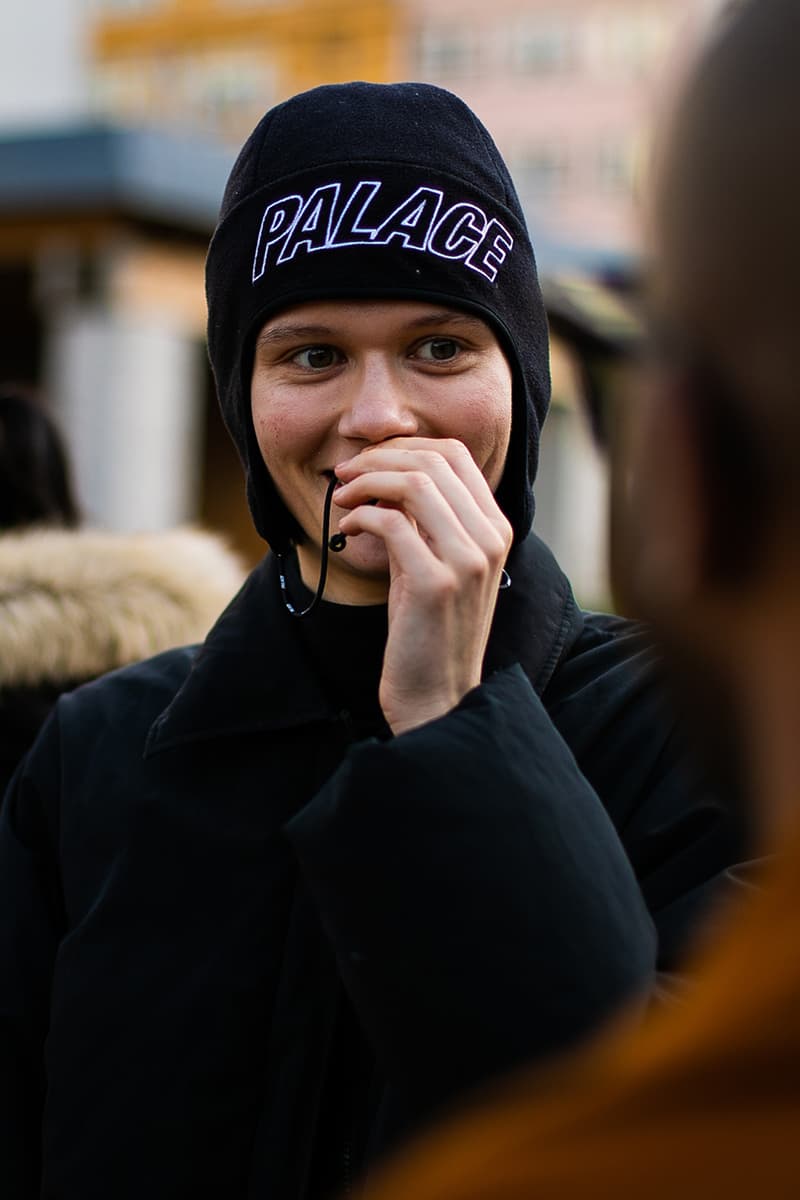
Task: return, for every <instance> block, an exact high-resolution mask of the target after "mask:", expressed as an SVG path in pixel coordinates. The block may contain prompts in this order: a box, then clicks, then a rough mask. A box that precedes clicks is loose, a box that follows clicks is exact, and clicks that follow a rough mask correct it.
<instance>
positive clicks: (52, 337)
mask: <svg viewBox="0 0 800 1200" xmlns="http://www.w3.org/2000/svg"><path fill="white" fill-rule="evenodd" d="M718 3H719V0H493V3H492V4H490V5H486V4H479V3H478V2H477V0H437V3H436V4H435V5H432V4H424V3H423V2H422V0H27V2H26V0H7V3H6V4H5V5H3V6H2V11H1V12H0V331H1V333H0V339H1V340H0V348H1V349H2V356H1V357H0V379H6V380H15V381H18V382H26V383H33V384H35V385H37V386H39V387H40V388H41V389H42V390H43V391H44V392H45V394H46V395H47V397H48V398H49V402H50V404H51V406H52V408H53V410H54V413H55V414H56V416H57V418H58V420H59V422H60V424H61V426H62V428H63V429H64V432H65V435H66V437H67V440H68V443H69V445H70V447H71V449H72V453H73V456H74V459H75V464H76V474H77V481H78V487H79V490H80V493H81V500H82V503H83V506H84V508H85V511H86V512H87V513H88V514H89V516H90V518H91V519H93V520H94V521H95V522H96V523H97V524H101V525H105V526H107V527H110V528H121V529H155V528H163V527H168V526H170V525H173V524H176V523H179V522H182V521H186V520H197V521H202V522H205V523H207V524H209V525H211V526H213V527H216V528H220V529H222V530H225V531H227V532H228V533H229V534H230V536H231V538H232V540H233V541H234V542H235V543H236V544H237V545H238V546H239V547H240V548H241V549H243V550H244V551H245V552H246V553H248V554H250V555H251V556H252V557H255V556H257V555H258V554H259V553H260V552H261V550H262V547H261V546H260V545H259V543H258V542H257V540H256V539H255V536H254V535H253V534H252V533H251V532H250V524H249V519H248V517H247V512H246V507H245V503H244V489H243V481H242V477H241V473H240V471H239V467H238V463H237V461H236V457H235V453H234V451H233V449H232V447H231V446H230V445H229V443H228V440H227V437H226V435H225V433H224V431H223V429H222V426H221V422H220V419H219V416H218V414H217V411H216V404H215V400H214V396H213V387H212V384H211V380H210V377H209V372H208V368H207V365H206V359H205V350H204V342H203V338H204V320H205V312H204V296H203V260H204V254H205V247H206V244H207V241H208V235H209V233H210V231H211V229H212V228H213V224H214V219H215V214H216V210H217V206H218V204H219V199H220V196H221V192H222V187H223V185H224V180H225V177H226V175H227V172H228V170H229V168H230V165H231V163H232V161H233V157H234V154H235V151H236V148H237V146H238V145H239V144H240V143H241V142H242V141H243V139H244V138H245V137H246V135H247V134H248V133H249V131H250V129H251V128H252V126H253V125H254V124H255V122H256V121H257V120H258V118H259V117H260V116H261V114H262V113H263V112H264V110H265V109H266V108H267V107H269V106H270V105H271V104H273V103H275V102H276V101H279V100H281V99H283V98H284V97H286V96H288V95H291V94H292V93H294V92H296V91H300V90H302V89H304V88H307V87H311V86H314V85H315V84H317V83H327V82H335V81H341V80H348V79H367V80H373V81H378V82H380V81H386V80H391V79H410V78H417V79H424V80H428V81H430V82H434V83H439V84H441V85H443V86H445V87H448V88H451V89H452V90H453V91H455V92H457V93H459V94H460V95H461V96H463V98H464V99H465V100H466V101H467V102H468V103H469V104H470V105H471V106H472V107H473V108H474V109H475V110H476V112H477V113H478V114H479V115H480V116H481V118H482V119H483V120H484V122H485V123H486V124H487V125H488V127H489V129H490V130H491V132H492V133H493V135H494V137H495V139H496V140H497V142H498V144H499V146H500V148H501V150H502V152H503V153H504V155H505V156H506V158H507V160H508V162H509V165H510V166H511V169H512V173H513V174H514V177H515V179H516V182H517V185H518V188H519V191H520V195H521V198H522V200H523V204H524V206H525V209H526V213H527V216H528V221H529V225H530V228H531V232H532V235H533V240H534V244H535V246H536V248H537V252H538V257H539V261H540V268H541V271H542V276H543V280H544V284H545V292H546V296H547V299H548V304H549V307H550V311H551V322H552V329H553V332H554V344H553V369H554V405H553V411H552V413H551V416H550V417H549V418H548V422H547V425H546V427H545V433H544V446H543V454H542V470H541V476H540V481H539V485H538V489H537V501H538V515H537V526H538V528H539V531H540V532H541V533H542V535H543V536H544V537H545V539H546V540H547V541H549V542H550V544H551V545H552V546H553V548H554V549H555V551H556V553H557V554H558V556H559V557H560V559H561V561H562V563H563V565H564V567H565V568H566V570H567V572H568V573H569V574H570V576H571V577H572V579H573V582H574V584H575V586H576V590H577V591H578V594H579V595H580V597H581V599H582V600H583V601H584V602H588V603H593V602H596V603H601V602H603V600H604V599H605V592H606V582H605V575H604V566H603V564H604V562H605V547H604V537H605V514H606V475H605V469H604V465H603V463H602V462H601V461H600V460H599V458H598V456H597V454H596V452H595V450H594V447H593V444H592V441H591V437H590V432H589V423H588V421H587V419H586V415H585V411H584V407H583V405H582V398H583V397H584V395H585V393H586V391H587V388H589V389H590V390H591V389H592V388H593V387H595V386H596V381H597V378H598V375H597V371H596V370H595V366H596V364H597V362H598V361H599V362H600V364H601V372H600V374H601V375H602V376H603V377H604V378H605V377H608V376H607V373H605V374H604V365H606V364H607V363H608V362H609V361H611V360H613V359H614V356H615V354H616V353H619V352H622V353H624V349H625V347H626V346H628V345H630V342H631V339H632V338H633V337H634V335H635V324H636V323H635V315H634V314H633V311H632V306H631V303H630V291H631V288H632V286H633V285H634V284H635V280H636V276H637V266H638V261H639V255H640V251H641V235H640V230H639V227H638V221H637V204H636V192H637V186H638V182H639V180H640V178H641V175H642V171H643V168H644V166H645V164H646V160H647V154H648V146H649V138H650V133H651V130H652V125H653V114H654V112H655V111H656V109H657V107H658V104H659V102H660V100H661V99H662V98H663V96H664V95H665V94H667V93H668V91H669V89H670V86H671V80H672V79H673V78H674V76H675V74H676V73H677V72H679V70H680V65H681V62H682V60H683V58H684V56H685V54H686V52H687V50H689V49H690V48H691V46H692V45H693V43H694V42H695V41H696V39H697V38H698V36H699V35H700V32H701V30H702V28H703V27H704V23H705V22H706V20H707V19H708V16H709V14H710V12H711V11H712V10H713V9H714V8H715V7H718ZM634 307H635V306H634ZM595 398H596V397H595Z"/></svg>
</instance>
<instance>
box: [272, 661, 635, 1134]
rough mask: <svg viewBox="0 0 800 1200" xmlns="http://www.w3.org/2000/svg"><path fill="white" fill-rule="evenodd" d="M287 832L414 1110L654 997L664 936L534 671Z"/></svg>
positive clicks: (486, 696)
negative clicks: (639, 996)
mask: <svg viewBox="0 0 800 1200" xmlns="http://www.w3.org/2000/svg"><path fill="white" fill-rule="evenodd" d="M287 832H288V836H289V838H290V839H291V841H292V843H293V845H294V849H295V852H296V854H297V857H298V859H299V861H300V864H301V870H302V872H303V873H304V875H305V878H306V880H307V882H308V884H309V886H310V888H311V890H312V892H313V894H314V895H315V897H316V901H317V904H318V908H319V912H320V914H321V919H322V922H323V925H324V927H325V929H326V931H327V934H328V936H329V938H330V940H331V942H332V944H333V947H334V949H335V952H336V954H337V958H338V962H339V968H340V971H341V974H342V977H343V979H344V981H345V985H346V987H347V989H348V991H349V994H350V996H351V999H352V1000H353V1003H354V1005H355V1007H356V1009H357V1011H358V1013H359V1017H360V1019H361V1022H362V1024H363V1026H364V1028H365V1030H366V1032H367V1034H368V1036H369V1037H370V1039H371V1040H372V1042H373V1045H374V1048H375V1050H376V1053H377V1055H378V1058H379V1060H380V1061H381V1063H382V1066H383V1068H384V1069H385V1070H386V1072H387V1078H388V1080H389V1081H390V1083H392V1084H394V1085H398V1086H399V1087H400V1089H401V1090H402V1091H403V1092H405V1093H406V1094H407V1095H413V1096H415V1097H416V1101H417V1104H418V1106H419V1111H422V1110H423V1109H431V1108H435V1107H439V1106H440V1105H441V1104H443V1103H444V1102H446V1101H447V1100H448V1099H449V1098H450V1097H451V1096H452V1095H455V1094H458V1093H460V1092H462V1091H463V1090H464V1089H466V1088H470V1087H473V1086H475V1085H476V1084H479V1083H481V1082H483V1081H484V1080H486V1079H488V1078H490V1077H491V1076H493V1075H495V1074H497V1073H499V1072H501V1071H503V1070H506V1069H508V1068H509V1067H511V1066H513V1065H516V1064H518V1063H519V1062H522V1061H525V1060H528V1059H531V1058H533V1057H537V1056H539V1057H541V1056H543V1055H547V1054H550V1053H552V1052H554V1051H557V1050H560V1049H563V1048H565V1047H567V1046H569V1045H570V1044H571V1043H573V1042H575V1041H576V1040H577V1039H579V1038H580V1037H582V1036H583V1035H584V1034H586V1033H587V1032H588V1031H589V1030H590V1029H591V1028H592V1027H594V1026H595V1025H596V1024H597V1023H598V1022H599V1021H600V1020H602V1018H603V1017H604V1016H606V1015H607V1014H608V1013H609V1012H611V1011H612V1010H613V1009H614V1008H615V1007H616V1006H617V1005H618V1004H619V1003H620V1002H621V1001H622V1000H623V999H625V998H626V997H628V996H629V995H630V994H631V993H633V992H635V991H636V990H637V989H641V988H646V987H647V986H649V983H650V981H651V977H652V972H653V971H654V963H655V935H654V931H653V928H652V925H651V922H650V918H649V915H648V913H647V909H646V907H645V905H644V902H643V900H642V897H641V893H640V890H639V887H638V885H637V882H636V879H635V877H634V875H633V872H632V870H631V868H630V866H629V864H628V861H627V858H626V855H625V852H624V850H623V848H622V845H621V844H620V841H619V838H618V836H617V834H616V833H615V831H614V828H613V826H612V824H611V822H610V821H609V819H608V817H607V815H606V813H605V811H604V809H603V806H602V805H601V803H600V801H599V800H598V798H597V796H596V795H595V793H594V792H593V790H592V788H591V787H590V786H589V785H588V784H587V782H586V780H585V779H584V778H583V776H582V775H581V773H580V771H579V770H578V768H577V766H576V763H575V760H574V758H573V756H572V753H571V752H570V750H569V748H568V747H567V745H566V743H565V742H564V741H563V739H562V738H561V737H560V735H559V734H558V732H557V731H556V729H555V727H554V726H553V724H552V722H551V721H550V718H549V717H548V715H547V713H546V712H545V710H544V708H543V706H542V704H541V701H540V700H539V698H538V697H537V695H536V693H535V692H534V690H533V689H532V687H531V686H530V683H529V682H528V680H527V678H526V676H525V675H524V673H523V672H522V670H521V669H520V668H519V667H514V668H511V669H509V670H507V671H503V672H500V673H498V674H497V675H495V676H493V677H492V678H491V679H490V680H488V681H487V682H485V683H484V684H482V685H481V686H480V687H479V688H476V689H475V690H474V691H473V692H471V693H470V694H469V695H468V696H467V697H465V699H464V701H463V702H462V703H461V705H460V706H459V707H458V708H457V709H455V710H454V711H453V712H451V713H448V714H447V715H446V716H444V717H442V718H441V719H439V720H438V721H435V722H431V723H430V724H428V725H425V726H422V727H420V728H418V729H415V730H412V731H410V732H409V733H406V734H403V735H402V736H401V737H398V738H396V739H395V740H393V741H388V742H366V743H362V744H360V745H358V746H356V747H355V748H353V749H352V750H351V752H350V754H349V756H348V758H347V759H346V760H345V762H344V763H343V765H342V766H341V768H340V769H339V770H338V771H337V773H336V774H335V775H334V776H333V777H332V778H331V780H330V781H329V782H328V783H327V784H326V785H325V787H324V788H323V789H322V790H321V791H320V793H319V794H318V795H317V796H316V797H315V798H314V800H313V801H312V802H311V803H310V804H309V805H307V806H306V807H305V808H304V809H303V810H302V811H301V812H300V813H299V814H298V815H297V816H295V817H294V818H293V819H292V820H291V822H290V823H289V824H288V826H287Z"/></svg>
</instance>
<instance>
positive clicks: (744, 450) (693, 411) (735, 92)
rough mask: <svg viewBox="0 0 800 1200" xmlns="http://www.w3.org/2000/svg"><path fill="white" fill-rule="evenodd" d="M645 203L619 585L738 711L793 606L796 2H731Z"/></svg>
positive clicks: (799, 268)
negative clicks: (641, 307)
mask: <svg viewBox="0 0 800 1200" xmlns="http://www.w3.org/2000/svg"><path fill="white" fill-rule="evenodd" d="M653 217H654V220H653V230H654V271H653V294H652V306H653V312H654V325H655V343H656V349H655V357H654V362H653V365H652V369H651V372H650V381H649V387H648V388H647V389H645V394H644V395H643V396H642V398H641V401H640V403H639V405H638V407H639V412H638V414H637V418H636V419H635V421H634V428H633V432H632V446H631V460H630V466H631V476H630V492H629V504H628V519H623V521H622V523H621V524H622V530H623V534H622V536H623V543H624V544H623V545H622V546H621V547H620V546H618V547H617V552H616V561H617V564H618V565H621V566H622V572H621V574H622V577H621V578H620V580H619V581H618V582H619V584H620V585H621V591H622V593H623V595H624V596H625V597H626V598H627V599H628V600H629V601H632V602H633V605H634V606H635V607H636V608H638V610H639V611H641V612H643V613H644V614H646V615H647V616H648V617H649V618H651V619H652V620H653V621H654V622H655V623H656V624H657V626H658V628H659V630H660V632H661V635H662V637H663V638H664V639H665V640H666V642H667V644H668V645H669V646H670V647H671V648H672V651H673V657H674V660H675V661H676V662H677V663H679V664H680V663H684V664H686V665H687V666H688V668H689V671H690V675H691V683H692V688H693V690H694V694H695V695H697V694H699V693H703V695H704V696H705V695H706V692H708V693H709V695H711V694H713V696H714V701H713V703H712V705H711V708H710V709H707V712H712V713H713V712H717V711H719V710H720V709H722V708H724V707H725V704H726V700H727V699H728V698H729V699H730V700H731V703H732V708H733V709H735V710H736V711H735V717H736V719H737V720H738V721H739V722H740V723H741V722H742V721H744V722H745V723H749V722H751V718H752V712H750V711H746V710H747V709H748V705H749V704H750V703H751V697H752V696H753V695H754V694H755V693H757V691H758V686H759V683H760V682H761V681H762V678H763V673H764V670H765V669H766V666H767V661H768V659H770V655H771V648H772V647H776V646H777V647H779V648H780V647H781V645H782V647H783V649H782V651H781V650H780V649H779V650H778V653H777V655H775V656H774V658H775V664H776V665H777V664H779V661H780V657H781V654H782V656H783V658H784V660H785V661H786V660H788V661H790V660H791V654H792V648H791V641H792V639H793V638H794V637H795V635H796V627H797V624H798V622H797V613H798V612H799V611H800V608H799V607H798V606H799V605H800V538H798V524H799V522H800V403H799V401H800V350H799V349H798V347H799V346H800V337H798V333H799V332H800V286H798V281H799V280H800V6H798V4H797V2H796V0H751V2H749V3H748V2H745V3H741V4H737V5H735V6H734V7H733V8H732V9H731V10H730V11H729V13H728V15H727V16H726V18H725V19H724V21H723V22H722V24H721V25H720V27H719V29H718V30H717V32H716V34H715V36H714V37H713V40H712V41H711V42H710V43H709V45H708V46H707V47H706V49H705V51H704V53H703V55H702V58H701V60H700V61H699V62H698V64H697V65H696V67H695V69H694V72H693V74H692V76H691V78H690V80H689V82H688V85H687V87H686V89H685V92H684V95H683V97H682V100H681V102H680V104H679V107H678V110H677V112H676V113H675V114H674V117H673V120H672V122H671V125H670V128H669V131H668V136H667V138H666V141H665V145H664V150H663V155H662V158H661V162H660V164H659V168H658V172H657V188H656V196H655V200H654V205H653ZM706 719H708V718H706Z"/></svg>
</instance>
